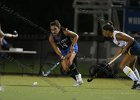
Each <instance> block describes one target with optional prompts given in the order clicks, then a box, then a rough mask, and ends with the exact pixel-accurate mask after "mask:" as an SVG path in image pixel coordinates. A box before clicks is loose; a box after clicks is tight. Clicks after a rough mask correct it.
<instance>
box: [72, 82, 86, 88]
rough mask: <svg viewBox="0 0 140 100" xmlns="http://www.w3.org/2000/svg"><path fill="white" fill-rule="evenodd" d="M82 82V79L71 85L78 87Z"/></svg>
mask: <svg viewBox="0 0 140 100" xmlns="http://www.w3.org/2000/svg"><path fill="white" fill-rule="evenodd" d="M83 83H84V82H83V81H79V82H76V83H75V84H73V87H79V86H80V85H82V84H83Z"/></svg>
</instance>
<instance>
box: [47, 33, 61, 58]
mask: <svg viewBox="0 0 140 100" xmlns="http://www.w3.org/2000/svg"><path fill="white" fill-rule="evenodd" d="M49 42H50V43H51V45H52V47H53V49H54V51H55V52H56V53H57V54H58V55H59V56H60V57H62V54H61V51H60V50H59V48H58V47H57V45H56V43H55V42H54V39H53V37H52V35H50V37H49Z"/></svg>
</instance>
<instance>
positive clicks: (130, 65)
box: [103, 22, 140, 89]
mask: <svg viewBox="0 0 140 100" xmlns="http://www.w3.org/2000/svg"><path fill="white" fill-rule="evenodd" d="M103 36H105V37H109V38H112V40H113V42H114V43H115V44H116V45H117V46H118V47H119V49H118V50H117V52H116V54H115V55H114V57H116V56H117V55H119V54H120V53H123V54H125V56H124V58H123V60H122V61H121V63H120V69H121V70H122V71H123V72H124V73H125V74H126V75H127V76H128V77H130V78H131V79H132V80H133V81H134V84H133V86H132V89H140V76H139V72H138V70H137V69H136V67H135V63H136V61H137V56H139V55H140V44H139V43H138V42H137V41H136V40H135V39H134V38H133V37H131V36H129V35H128V34H126V33H124V32H120V31H116V30H115V29H114V26H113V24H112V22H106V23H105V25H103Z"/></svg>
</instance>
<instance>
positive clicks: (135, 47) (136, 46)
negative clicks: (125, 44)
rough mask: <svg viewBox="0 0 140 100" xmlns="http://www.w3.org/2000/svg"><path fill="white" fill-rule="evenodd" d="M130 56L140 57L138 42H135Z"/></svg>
mask: <svg viewBox="0 0 140 100" xmlns="http://www.w3.org/2000/svg"><path fill="white" fill-rule="evenodd" d="M128 54H130V55H136V56H140V44H139V43H138V42H137V41H134V43H133V44H132V46H131V47H130V48H129V50H128Z"/></svg>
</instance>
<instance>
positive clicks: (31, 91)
mask: <svg viewBox="0 0 140 100" xmlns="http://www.w3.org/2000/svg"><path fill="white" fill-rule="evenodd" d="M86 79H87V78H84V84H83V85H82V86H81V87H72V85H73V82H74V81H73V80H72V79H71V78H68V77H41V76H25V75H24V76H14V75H12V76H10V75H2V76H1V84H2V86H3V88H4V89H3V91H1V92H0V100H139V98H140V90H131V89H130V87H131V85H132V81H131V80H127V79H105V78H103V79H101V78H98V79H95V80H93V81H92V82H91V83H88V82H86ZM33 82H38V85H37V86H32V83H33Z"/></svg>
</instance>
